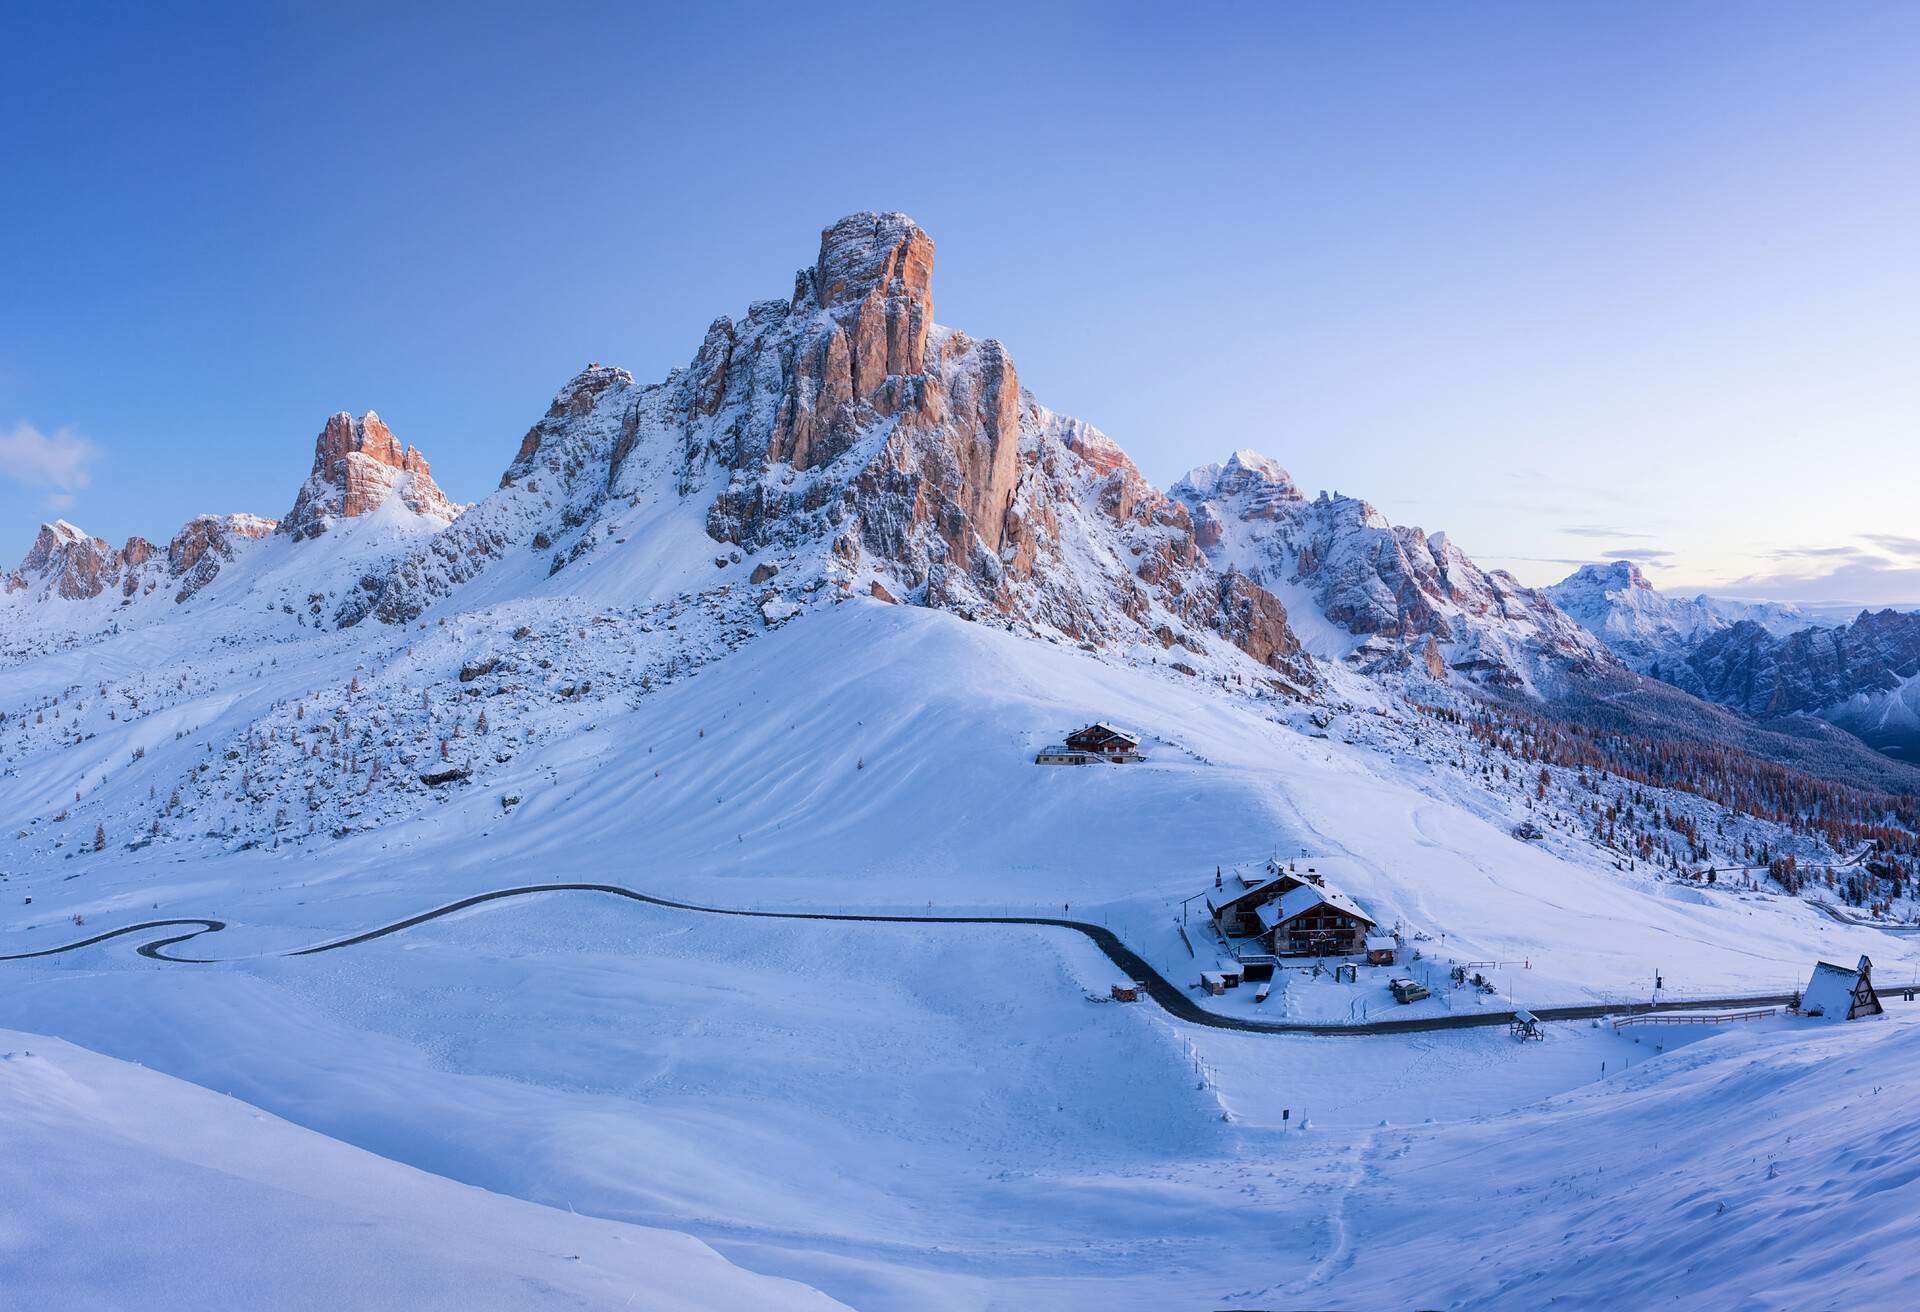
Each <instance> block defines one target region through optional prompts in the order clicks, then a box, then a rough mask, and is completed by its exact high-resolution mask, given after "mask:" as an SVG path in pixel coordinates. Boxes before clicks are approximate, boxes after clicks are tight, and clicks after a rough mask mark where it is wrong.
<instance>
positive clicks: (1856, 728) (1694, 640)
mask: <svg viewBox="0 0 1920 1312" xmlns="http://www.w3.org/2000/svg"><path fill="white" fill-rule="evenodd" d="M1547 592H1548V594H1549V595H1550V596H1551V597H1552V598H1553V600H1554V601H1555V602H1556V603H1557V604H1558V605H1559V607H1560V608H1561V609H1562V610H1564V611H1565V612H1566V613H1567V614H1569V615H1571V616H1573V618H1575V619H1576V620H1578V621H1579V622H1580V623H1581V624H1583V625H1585V626H1586V627H1587V628H1588V629H1590V630H1591V631H1592V632H1594V633H1595V634H1597V635H1598V636H1599V637H1600V638H1601V639H1602V640H1603V641H1605V642H1606V644H1607V645H1608V646H1609V647H1611V648H1612V649H1613V651H1614V652H1615V654H1617V655H1618V656H1619V657H1620V659H1621V660H1623V661H1625V662H1626V663H1627V664H1628V665H1629V666H1631V667H1632V668H1633V669H1634V670H1636V671H1638V672H1639V673H1642V674H1645V675H1648V676H1649V677H1652V678H1655V679H1660V680H1662V681H1664V682H1666V683H1670V684H1672V685H1673V686H1674V687H1676V688H1681V689H1684V690H1685V691H1687V692H1689V693H1692V694H1693V695H1694V696H1696V697H1700V698H1703V699H1705V700H1707V701H1711V702H1714V703H1716V704H1718V705H1721V706H1727V707H1730V708H1732V709H1733V710H1736V711H1738V712H1740V713H1741V714H1742V715H1745V716H1748V717H1751V718H1752V719H1755V720H1758V721H1768V720H1776V719H1779V718H1780V717H1783V716H1796V715H1810V716H1817V717H1818V718H1820V719H1822V720H1825V721H1828V722H1829V723H1832V724H1835V725H1838V726H1839V727H1841V728H1842V729H1845V730H1846V731H1848V732H1849V733H1852V734H1853V735H1855V736H1856V737H1858V738H1860V739H1862V740H1863V741H1865V742H1866V743H1868V744H1869V745H1871V746H1873V747H1875V748H1878V749H1879V750H1881V751H1884V752H1887V753H1888V754H1889V755H1894V756H1898V757H1902V758H1904V759H1908V760H1920V613H1902V612H1898V611H1893V610H1883V611H1879V612H1877V613H1876V612H1868V611H1862V612H1861V613H1860V614H1859V616H1858V617H1856V618H1855V619H1854V620H1852V621H1851V622H1849V623H1845V624H1838V625H1822V624H1821V623H1819V622H1818V620H1817V618H1816V617H1815V616H1813V615H1810V614H1809V613H1808V612H1806V611H1804V610H1802V609H1799V608H1797V607H1793V606H1782V605H1778V604H1774V603H1757V604H1756V603H1746V602H1737V601H1726V600H1721V599H1717V598H1713V597H1707V596H1698V597H1693V598H1678V597H1669V596H1666V595H1665V594H1663V593H1661V592H1660V591H1658V590H1657V589H1655V588H1654V587H1653V585H1652V584H1650V583H1648V582H1647V580H1646V577H1645V576H1644V575H1643V574H1642V573H1641V572H1640V570H1639V568H1638V567H1637V566H1635V565H1634V564H1633V563H1632V562H1630V561H1624V560H1622V561H1615V562H1613V563H1612V564H1609V565H1583V566H1582V567H1581V568H1580V569H1578V570H1576V571H1575V572H1574V573H1573V574H1571V575H1570V576H1568V577H1567V578H1566V579H1565V580H1564V581H1562V582H1560V583H1557V584H1555V585H1554V586H1553V587H1551V588H1548V589H1547Z"/></svg>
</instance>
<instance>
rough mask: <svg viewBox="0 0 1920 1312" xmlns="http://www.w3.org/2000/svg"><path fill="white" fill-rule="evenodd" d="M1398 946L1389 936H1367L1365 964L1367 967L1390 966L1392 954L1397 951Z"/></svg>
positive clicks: (1391, 936)
mask: <svg viewBox="0 0 1920 1312" xmlns="http://www.w3.org/2000/svg"><path fill="white" fill-rule="evenodd" d="M1399 948H1400V944H1399V943H1398V941H1396V940H1395V939H1394V937H1393V935H1391V934H1369V935H1367V964H1368V965H1369V966H1391V965H1392V964H1393V954H1394V953H1395V952H1397V951H1399Z"/></svg>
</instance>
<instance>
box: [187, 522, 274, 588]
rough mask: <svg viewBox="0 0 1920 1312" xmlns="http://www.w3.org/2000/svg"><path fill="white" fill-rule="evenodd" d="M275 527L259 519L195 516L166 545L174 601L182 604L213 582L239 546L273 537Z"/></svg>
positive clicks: (272, 523) (271, 523)
mask: <svg viewBox="0 0 1920 1312" xmlns="http://www.w3.org/2000/svg"><path fill="white" fill-rule="evenodd" d="M274 528H275V523H274V521H273V520H271V519H262V518H261V517H260V516H258V515H196V516H195V517H194V518H192V519H190V520H188V521H187V522H186V524H185V525H184V526H183V527H182V528H181V529H180V531H179V532H178V533H176V534H174V535H173V541H171V542H169V543H168V544H167V572H168V573H169V574H171V575H172V576H173V577H174V578H176V579H178V580H179V588H178V589H177V590H176V591H175V593H174V598H173V599H174V601H176V602H183V601H185V600H187V599H188V598H189V597H191V596H193V595H194V594H195V593H197V592H199V591H200V590H201V589H202V588H204V587H206V586H207V584H209V583H211V582H213V580H214V578H215V576H217V575H218V574H219V573H220V567H221V566H222V565H224V564H226V563H228V562H229V561H231V560H232V559H233V558H234V554H235V552H236V550H237V549H238V546H239V544H240V543H242V542H250V541H257V540H259V539H260V538H264V537H266V536H267V535H268V534H270V533H272V532H273V530H274Z"/></svg>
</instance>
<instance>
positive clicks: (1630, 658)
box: [1545, 560, 1814, 696]
mask: <svg viewBox="0 0 1920 1312" xmlns="http://www.w3.org/2000/svg"><path fill="white" fill-rule="evenodd" d="M1545 591H1546V593H1547V595H1548V596H1550V597H1552V598H1553V600H1554V603H1555V604H1556V605H1558V606H1559V607H1560V609H1561V610H1563V611H1565V612H1566V613H1567V614H1569V615H1571V616H1572V617H1573V618H1574V619H1576V620H1578V621H1579V622H1580V623H1581V624H1583V625H1585V626H1586V627H1587V628H1588V629H1590V630H1592V631H1593V632H1594V633H1595V634H1596V635H1597V636H1598V637H1599V638H1600V639H1601V640H1602V641H1603V642H1605V643H1606V644H1607V646H1609V647H1611V648H1612V649H1613V650H1614V652H1615V653H1616V654H1617V655H1618V656H1619V657H1620V659H1621V660H1623V661H1625V662H1626V663H1627V664H1628V665H1629V666H1631V667H1632V668H1633V669H1635V670H1637V671H1638V672H1639V673H1641V674H1645V675H1649V676H1651V677H1653V678H1656V679H1661V680H1664V681H1666V682H1668V683H1671V684H1673V685H1674V686H1676V687H1680V688H1685V689H1686V690H1687V691H1688V692H1691V693H1694V694H1695V695H1696V696H1698V695H1702V694H1703V693H1704V691H1705V689H1704V685H1702V684H1701V682H1700V680H1699V679H1698V678H1697V677H1695V676H1694V674H1693V672H1692V670H1691V669H1690V668H1689V667H1688V665H1687V657H1688V656H1689V655H1691V654H1692V652H1693V649H1694V648H1695V647H1696V646H1698V645H1699V644H1700V642H1701V641H1702V640H1703V639H1705V638H1707V637H1708V636H1710V635H1712V634H1715V633H1718V632H1719V631H1721V630H1722V629H1726V628H1730V627H1731V626H1733V625H1735V624H1738V623H1741V622H1742V621H1745V622H1748V623H1751V624H1754V625H1756V626H1758V627H1759V628H1760V629H1762V630H1763V631H1765V632H1766V633H1768V634H1771V635H1772V636H1774V637H1785V636H1786V635H1787V634H1789V633H1793V632H1796V631H1797V630H1800V629H1804V628H1809V627H1811V626H1812V625H1813V623H1814V620H1813V618H1812V617H1811V616H1809V615H1808V614H1807V613H1806V612H1804V611H1802V610H1801V609H1799V608H1798V607H1795V606H1788V605H1783V604H1781V603H1779V602H1744V601H1730V600H1727V599H1724V598H1719V597H1709V596H1707V595H1706V594H1705V593H1702V594H1700V595H1699V596H1696V597H1670V596H1668V595H1666V594H1665V593H1663V592H1661V591H1660V590H1659V589H1657V588H1655V587H1654V586H1653V584H1651V583H1649V582H1648V581H1647V577H1646V575H1645V574H1643V573H1641V572H1640V567H1639V566H1638V565H1636V564H1634V563H1633V562H1632V561H1630V560H1616V561H1614V562H1612V563H1611V564H1600V565H1582V566H1581V567H1580V568H1579V569H1577V570H1575V571H1574V572H1573V573H1572V574H1569V575H1568V576H1567V577H1566V578H1564V579H1562V580H1561V581H1560V582H1558V583H1556V584H1554V585H1553V586H1552V587H1550V588H1547V589H1546V590H1545Z"/></svg>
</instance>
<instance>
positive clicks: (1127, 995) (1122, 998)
mask: <svg viewBox="0 0 1920 1312" xmlns="http://www.w3.org/2000/svg"><path fill="white" fill-rule="evenodd" d="M1140 987H1141V985H1140V981H1139V980H1133V979H1129V980H1122V981H1120V982H1119V983H1117V984H1115V985H1114V986H1113V1000H1114V1001H1115V1002H1138V1001H1140Z"/></svg>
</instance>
